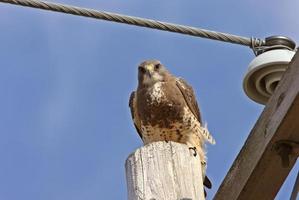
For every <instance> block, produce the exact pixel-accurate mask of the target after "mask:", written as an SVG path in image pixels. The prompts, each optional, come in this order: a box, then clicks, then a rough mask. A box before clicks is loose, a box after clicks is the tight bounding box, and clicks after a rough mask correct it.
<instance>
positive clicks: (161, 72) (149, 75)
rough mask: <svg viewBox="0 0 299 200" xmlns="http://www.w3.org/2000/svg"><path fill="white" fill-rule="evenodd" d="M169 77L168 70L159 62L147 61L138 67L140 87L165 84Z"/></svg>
mask: <svg viewBox="0 0 299 200" xmlns="http://www.w3.org/2000/svg"><path fill="white" fill-rule="evenodd" d="M168 75H169V73H168V71H167V69H166V68H165V67H164V65H162V64H161V62H160V61H158V60H146V61H144V62H142V63H141V64H140V65H139V66H138V81H139V85H143V86H151V85H153V84H155V83H157V82H164V81H165V80H166V78H167V76H168Z"/></svg>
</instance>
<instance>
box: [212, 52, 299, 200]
mask: <svg viewBox="0 0 299 200" xmlns="http://www.w3.org/2000/svg"><path fill="white" fill-rule="evenodd" d="M298 155H299V51H297V53H296V54H295V56H294V57H293V59H292V62H291V63H290V65H289V67H288V69H287V71H286V72H285V73H284V75H283V77H282V79H281V81H280V82H279V85H278V86H277V88H276V90H275V92H274V94H273V95H272V97H271V98H270V100H269V102H268V103H267V105H266V107H265V109H264V111H263V113H262V114H261V116H260V118H259V119H258V121H257V123H256V124H255V126H254V128H253V129H252V131H251V133H250V134H249V136H248V138H247V140H246V142H245V144H244V146H243V148H242V149H241V151H240V153H239V155H238V156H237V158H236V160H235V161H234V163H233V165H232V166H231V168H230V170H229V172H228V174H227V175H226V177H225V178H224V180H223V182H222V184H221V186H220V188H219V190H218V192H217V193H216V195H215V197H214V200H227V199H229V200H247V199H248V200H251V199H263V200H272V199H274V198H275V196H276V194H277V193H278V191H279V189H280V187H281V186H282V184H283V182H284V181H285V179H286V178H287V176H288V174H289V172H290V171H291V169H292V168H293V166H294V164H295V162H296V160H297V158H298Z"/></svg>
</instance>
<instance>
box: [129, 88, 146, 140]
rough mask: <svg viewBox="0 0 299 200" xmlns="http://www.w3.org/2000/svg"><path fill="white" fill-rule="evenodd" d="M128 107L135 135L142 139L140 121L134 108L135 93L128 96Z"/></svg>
mask: <svg viewBox="0 0 299 200" xmlns="http://www.w3.org/2000/svg"><path fill="white" fill-rule="evenodd" d="M129 107H130V110H131V116H132V119H133V122H134V126H135V128H136V130H137V133H138V135H139V136H140V138H141V139H143V138H142V134H141V131H140V120H139V117H138V111H137V106H136V92H132V93H131V95H130V100H129Z"/></svg>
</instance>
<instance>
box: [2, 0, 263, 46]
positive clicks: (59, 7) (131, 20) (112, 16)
mask: <svg viewBox="0 0 299 200" xmlns="http://www.w3.org/2000/svg"><path fill="white" fill-rule="evenodd" d="M0 2H2V3H9V4H15V5H20V6H26V7H31V8H38V9H44V10H50V11H54V12H62V13H67V14H72V15H78V16H85V17H91V18H96V19H102V20H107V21H113V22H118V23H124V24H129V25H135V26H142V27H147V28H152V29H158V30H163V31H169V32H176V33H181V34H186V35H192V36H196V37H202V38H208V39H212V40H219V41H223V42H229V43H234V44H240V45H245V46H249V47H250V48H255V47H258V46H262V45H263V44H265V41H264V40H262V39H258V38H247V37H241V36H237V35H232V34H228V33H221V32H216V31H210V30H205V29H199V28H195V27H190V26H183V25H179V24H172V23H167V22H161V21H156V20H151V19H145V18H139V17H132V16H127V15H121V14H116V13H110V12H104V11H97V10H93V9H88V8H80V7H76V6H70V5H65V4H59V3H52V2H46V1H37V0H0Z"/></svg>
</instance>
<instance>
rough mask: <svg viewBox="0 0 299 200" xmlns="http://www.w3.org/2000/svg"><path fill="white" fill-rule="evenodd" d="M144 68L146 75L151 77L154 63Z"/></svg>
mask: <svg viewBox="0 0 299 200" xmlns="http://www.w3.org/2000/svg"><path fill="white" fill-rule="evenodd" d="M145 69H146V72H147V74H148V76H149V77H150V78H151V77H152V76H153V73H154V65H153V64H149V65H146V66H145Z"/></svg>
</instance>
